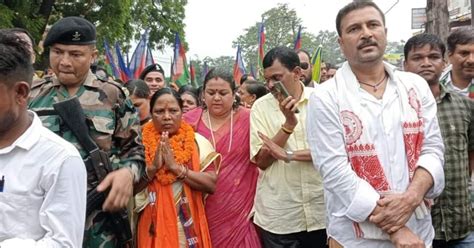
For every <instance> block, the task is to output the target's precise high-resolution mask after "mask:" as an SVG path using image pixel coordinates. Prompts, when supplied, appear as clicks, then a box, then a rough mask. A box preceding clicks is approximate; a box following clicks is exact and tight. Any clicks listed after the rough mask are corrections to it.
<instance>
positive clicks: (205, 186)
mask: <svg viewBox="0 0 474 248" xmlns="http://www.w3.org/2000/svg"><path fill="white" fill-rule="evenodd" d="M335 23H336V28H337V33H338V35H339V38H338V42H339V45H340V47H341V50H342V52H343V54H344V56H345V58H346V62H344V63H343V64H342V65H340V68H335V67H334V66H333V65H331V64H329V63H324V64H323V66H322V68H321V80H320V81H321V83H318V82H315V81H313V75H312V73H313V67H312V64H311V63H310V61H311V56H310V54H309V53H308V52H307V51H305V50H303V49H301V50H297V51H295V50H293V49H290V48H287V47H283V46H279V47H274V48H271V49H270V50H269V51H268V52H267V53H266V54H265V56H264V58H263V63H262V65H263V78H264V83H263V82H260V81H258V79H255V78H253V77H252V76H251V75H244V76H243V77H242V79H241V80H240V82H235V81H234V79H233V75H232V74H231V73H230V70H229V71H227V70H225V69H223V68H212V69H211V70H209V72H207V74H206V76H205V78H204V81H203V84H202V87H201V88H199V89H196V88H193V87H191V86H190V85H186V86H183V87H181V88H179V89H178V88H176V87H169V86H170V85H172V84H171V83H170V82H167V81H166V77H165V72H164V70H163V68H162V67H161V66H160V65H159V64H152V65H149V66H147V67H146V68H145V69H144V70H143V71H142V72H141V73H140V76H139V78H138V79H133V80H130V81H128V82H124V83H123V84H119V83H116V82H115V81H113V80H112V79H110V78H109V77H108V76H107V74H106V73H104V72H103V71H101V70H97V71H95V73H94V72H93V71H92V70H91V65H92V64H94V62H95V61H96V59H97V49H96V30H95V26H94V25H93V24H92V23H90V22H89V21H87V20H86V19H84V18H81V17H65V18H62V19H60V20H59V21H57V22H56V23H55V24H54V25H53V26H52V27H51V29H50V31H49V33H48V35H47V36H46V38H45V40H44V41H43V45H44V47H45V48H47V49H48V51H49V62H50V67H51V73H49V74H48V75H46V76H45V77H43V78H38V77H37V76H35V75H34V70H33V66H32V65H33V63H34V61H35V53H34V49H33V48H34V47H35V44H36V43H35V42H34V40H33V39H32V38H31V36H30V35H29V33H28V31H26V30H23V29H20V28H12V29H0V54H1V55H2V56H0V99H2V100H1V101H0V176H1V177H0V178H1V180H0V208H1V211H0V218H1V219H2V221H0V247H2V248H3V247H5V248H9V247H94V248H95V247H105V248H110V247H143V248H151V247H153V248H158V247H170V248H173V247H189V248H191V247H195V248H198V247H199V248H210V247H216V248H219V247H222V248H230V247H239V248H240V247H248V248H259V247H268V248H270V247H271V248H279V247H282V248H283V247H294V248H300V247H301V248H306V247H330V248H339V247H377V248H378V247H434V248H444V247H456V248H464V247H474V215H473V211H472V210H473V208H474V197H473V196H474V189H472V187H471V186H472V179H471V175H472V171H473V169H474V103H473V101H472V98H474V80H473V78H474V29H473V28H472V27H462V28H458V29H455V30H453V31H452V32H451V33H450V35H449V37H448V39H447V43H446V45H445V44H444V42H443V41H442V40H441V39H440V38H439V37H437V36H436V35H434V34H418V35H415V36H413V37H411V38H410V39H409V40H408V41H407V42H406V44H405V47H404V55H405V61H404V64H403V68H395V67H394V66H392V65H390V64H388V63H387V62H384V60H383V55H384V51H385V48H386V45H387V27H386V26H385V17H384V13H383V12H382V11H381V10H380V9H379V7H378V6H377V5H376V4H374V3H373V2H371V1H369V2H352V3H349V4H348V5H346V6H345V7H343V8H342V9H341V10H340V11H339V13H338V15H337V17H336V21H335ZM446 58H447V60H446ZM448 61H449V64H450V65H449V66H447V65H448V63H447V62H448ZM229 69H230V68H229ZM470 187H471V188H470Z"/></svg>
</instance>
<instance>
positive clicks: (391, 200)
mask: <svg viewBox="0 0 474 248" xmlns="http://www.w3.org/2000/svg"><path fill="white" fill-rule="evenodd" d="M336 27H337V31H338V34H339V40H338V41H339V45H340V47H341V50H342V51H343V52H344V55H345V56H346V58H347V62H346V63H344V64H343V66H342V67H341V68H340V69H339V70H337V72H336V76H335V77H334V78H332V79H330V80H329V81H328V82H326V83H324V84H322V85H321V86H320V87H318V89H317V91H316V92H315V93H313V95H312V96H311V97H310V103H309V107H308V109H309V110H308V117H307V134H308V142H309V144H310V149H311V155H312V157H313V163H314V165H315V167H316V168H318V169H319V171H320V173H321V176H322V178H323V185H324V189H325V201H326V206H327V210H328V213H327V216H328V224H327V231H328V236H329V237H330V238H329V246H330V247H342V246H343V247H377V248H379V247H394V246H395V247H425V246H426V247H430V246H431V243H432V240H433V237H434V230H433V227H432V225H431V216H430V213H429V206H430V203H429V201H430V200H428V199H426V198H434V197H436V196H438V195H439V194H440V193H441V192H442V190H443V187H444V174H443V167H442V164H443V152H444V146H443V142H442V139H441V134H440V130H439V125H438V121H437V118H436V102H435V99H434V97H433V95H432V94H431V91H430V89H429V87H428V85H427V84H426V82H425V81H424V80H423V79H422V78H421V77H419V76H418V75H415V74H412V73H407V72H401V71H396V70H395V69H394V68H393V67H392V66H390V65H388V64H385V63H384V62H383V53H384V51H385V48H386V44H387V30H386V28H385V18H384V15H383V12H382V11H381V10H380V9H379V8H378V6H377V5H376V4H374V3H373V2H352V3H350V4H348V5H346V6H345V7H344V8H342V9H341V10H340V11H339V13H338V15H337V18H336Z"/></svg>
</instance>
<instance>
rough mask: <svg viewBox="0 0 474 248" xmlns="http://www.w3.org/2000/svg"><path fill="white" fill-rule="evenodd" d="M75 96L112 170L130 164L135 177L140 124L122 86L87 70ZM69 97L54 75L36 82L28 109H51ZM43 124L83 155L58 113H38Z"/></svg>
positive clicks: (139, 169)
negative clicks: (65, 128)
mask: <svg viewBox="0 0 474 248" xmlns="http://www.w3.org/2000/svg"><path fill="white" fill-rule="evenodd" d="M76 96H77V97H78V99H79V102H80V103H81V106H82V108H83V110H84V113H85V115H86V119H87V122H88V125H89V131H90V135H91V137H92V138H93V139H94V141H95V142H96V143H97V145H98V146H99V147H100V149H102V150H103V151H105V152H108V153H109V155H110V160H111V162H112V167H113V169H114V170H116V169H119V168H123V167H130V168H132V170H133V172H134V173H135V178H136V179H138V178H140V176H141V175H142V173H143V172H144V150H143V145H142V141H141V134H140V124H139V119H138V116H137V113H136V110H135V108H134V107H133V104H132V102H131V101H130V99H128V98H127V97H126V95H125V93H124V92H123V91H122V90H121V86H120V85H118V84H116V83H114V82H102V81H100V80H98V79H97V78H96V76H95V75H94V74H92V72H89V75H88V76H87V78H86V80H85V82H84V83H83V84H82V85H81V86H80V88H79V90H78V91H77V93H76ZM68 98H70V96H69V93H68V91H67V89H66V88H65V87H64V86H63V85H61V84H60V83H59V81H58V79H57V78H56V77H52V78H50V79H42V80H39V81H35V82H34V83H33V86H32V90H31V93H30V101H29V108H30V109H31V110H33V111H38V110H52V109H53V104H54V103H57V102H60V101H62V100H65V99H68ZM40 118H41V121H42V122H43V125H44V126H46V127H47V128H48V129H50V130H51V131H53V132H55V133H56V134H58V135H60V136H61V137H63V138H65V139H66V140H68V141H69V142H71V143H72V144H74V146H76V148H77V149H78V150H79V152H80V153H81V155H82V156H83V157H84V156H85V155H86V151H85V150H84V149H83V148H82V147H81V145H80V144H79V143H78V141H77V139H76V138H75V137H74V135H73V134H72V132H71V131H69V130H66V131H64V130H62V128H61V121H60V118H59V116H57V115H47V116H41V117H40Z"/></svg>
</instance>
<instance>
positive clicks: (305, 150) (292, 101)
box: [250, 47, 326, 248]
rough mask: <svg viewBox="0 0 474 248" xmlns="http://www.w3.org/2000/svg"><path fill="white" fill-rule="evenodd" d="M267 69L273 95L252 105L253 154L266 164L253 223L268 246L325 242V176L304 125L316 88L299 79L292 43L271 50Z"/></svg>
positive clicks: (262, 165)
mask: <svg viewBox="0 0 474 248" xmlns="http://www.w3.org/2000/svg"><path fill="white" fill-rule="evenodd" d="M263 68H264V77H265V81H266V84H267V87H268V88H269V89H270V91H271V92H272V94H267V95H265V96H263V97H261V98H260V99H258V100H257V101H256V102H255V103H254V105H253V107H252V110H251V118H250V145H251V148H250V152H251V155H250V156H251V159H252V161H255V163H256V164H257V166H258V167H259V168H260V169H261V172H260V173H261V175H260V177H259V181H258V186H257V192H256V196H255V205H254V209H255V215H254V222H255V224H256V225H257V226H258V227H259V231H260V234H261V238H262V241H263V244H264V247H277V248H278V247H325V246H326V230H325V229H324V228H325V218H326V217H325V207H324V199H323V188H322V180H321V177H320V175H319V173H318V172H317V171H316V169H314V167H313V166H312V161H311V154H310V151H309V146H308V142H307V141H306V129H305V124H306V120H305V119H306V112H307V105H308V99H309V96H310V94H311V93H312V92H313V91H314V90H315V89H314V88H307V87H305V86H304V84H303V83H302V82H301V81H300V77H301V67H300V60H299V58H298V55H297V54H296V52H295V51H293V50H292V49H290V48H287V47H276V48H273V49H272V50H270V51H269V52H268V53H267V54H266V55H265V57H264V58H263ZM285 89H286V91H287V93H288V94H287V95H286V93H285ZM272 95H273V96H272ZM297 109H298V111H299V113H296V110H297Z"/></svg>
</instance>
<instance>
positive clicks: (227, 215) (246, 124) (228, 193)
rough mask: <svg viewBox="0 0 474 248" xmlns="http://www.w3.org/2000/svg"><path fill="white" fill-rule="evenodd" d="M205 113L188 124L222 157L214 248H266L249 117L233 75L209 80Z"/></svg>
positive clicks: (210, 213)
mask: <svg viewBox="0 0 474 248" xmlns="http://www.w3.org/2000/svg"><path fill="white" fill-rule="evenodd" d="M203 97H204V103H205V107H204V108H197V109H194V110H191V111H190V112H188V113H186V114H185V116H184V119H185V120H186V121H187V122H188V123H190V124H191V125H192V126H193V127H194V130H196V131H197V132H198V133H200V134H201V135H203V136H204V137H206V138H207V139H208V140H209V141H210V142H211V143H212V144H213V146H214V147H215V149H216V151H217V152H219V153H220V154H221V155H222V164H221V167H220V170H219V180H218V181H217V186H216V191H215V192H214V194H213V195H210V196H209V197H207V199H206V215H207V220H208V223H209V230H210V233H211V241H212V246H213V247H214V248H232V247H239V248H240V247H244V248H245V247H248V248H258V247H261V244H260V240H259V238H258V235H257V232H256V230H255V226H254V224H253V223H252V221H251V219H250V212H251V210H252V207H253V201H254V196H255V190H256V184H257V177H258V169H257V167H256V165H255V164H253V163H251V162H250V147H249V146H250V142H249V129H250V112H249V110H248V109H246V108H243V107H239V103H238V101H236V100H235V84H234V82H233V79H232V75H231V74H230V73H227V72H223V71H219V70H216V69H212V70H210V71H209V72H208V74H207V75H206V77H205V79H204V85H203Z"/></svg>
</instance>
